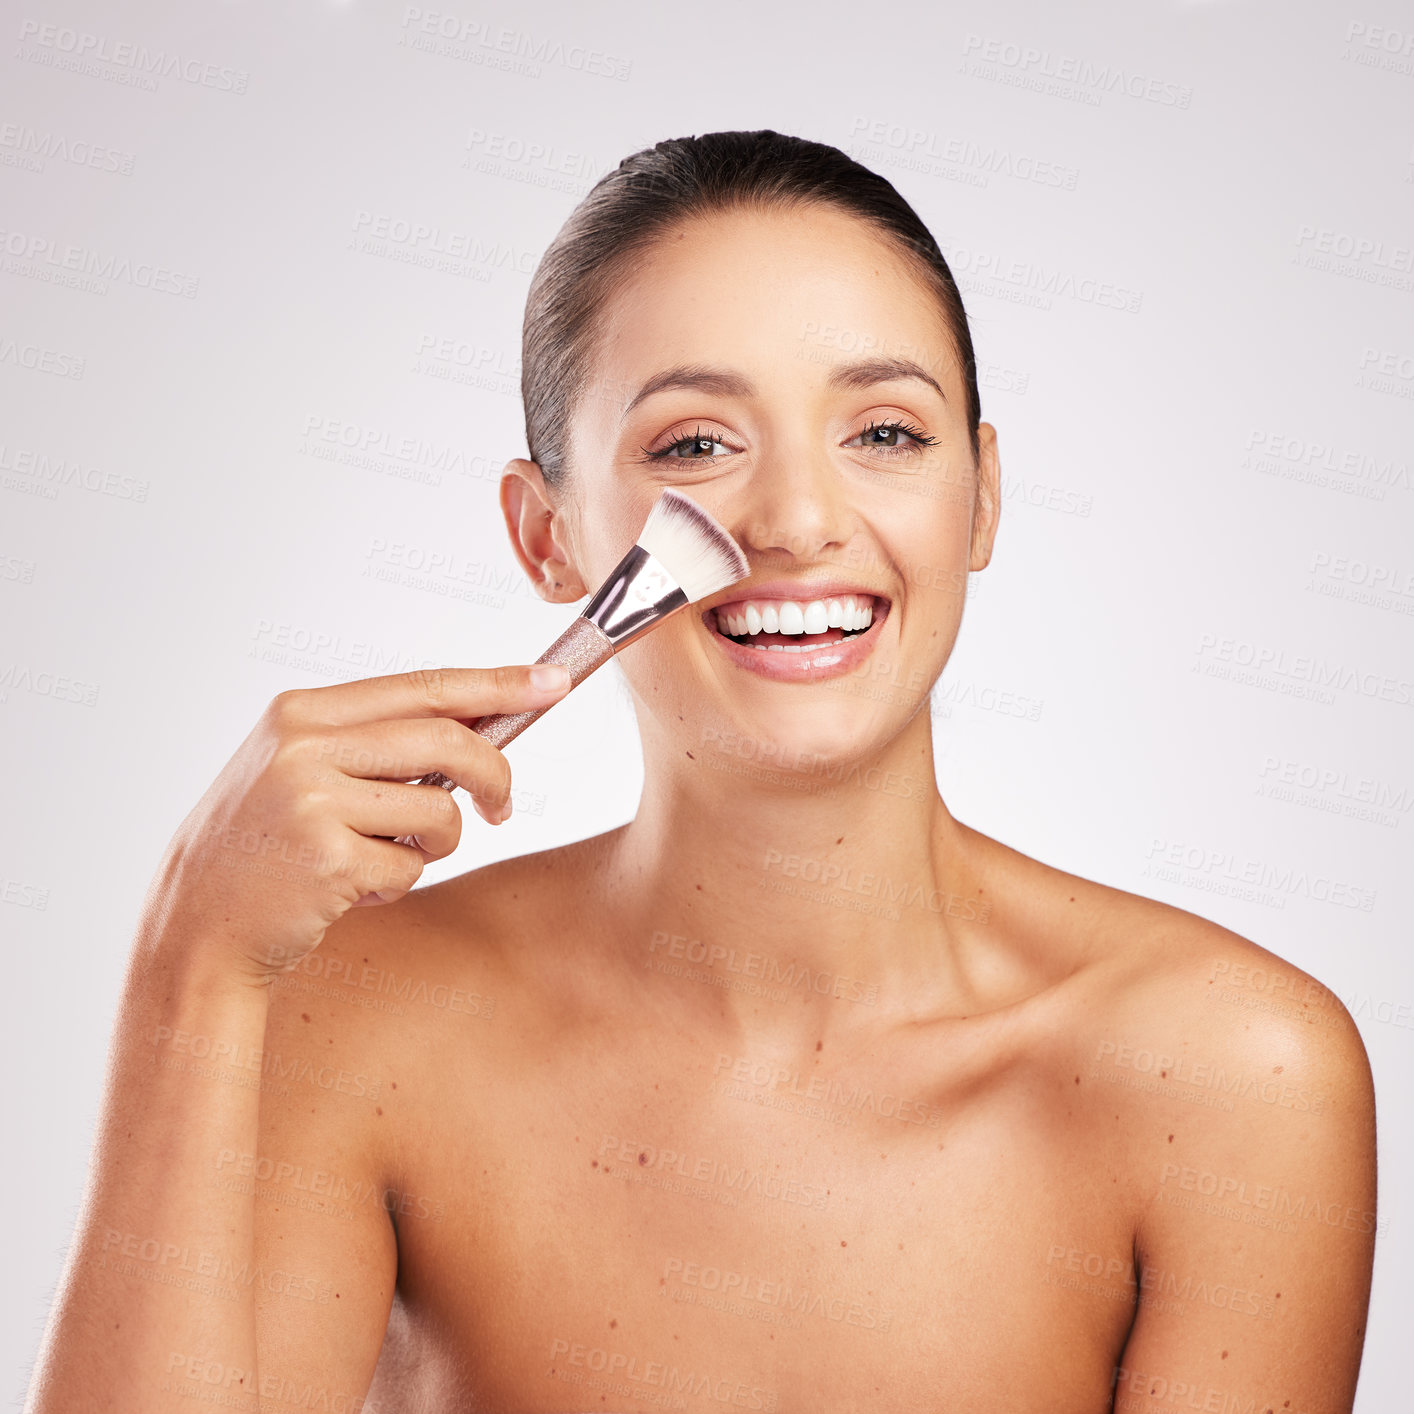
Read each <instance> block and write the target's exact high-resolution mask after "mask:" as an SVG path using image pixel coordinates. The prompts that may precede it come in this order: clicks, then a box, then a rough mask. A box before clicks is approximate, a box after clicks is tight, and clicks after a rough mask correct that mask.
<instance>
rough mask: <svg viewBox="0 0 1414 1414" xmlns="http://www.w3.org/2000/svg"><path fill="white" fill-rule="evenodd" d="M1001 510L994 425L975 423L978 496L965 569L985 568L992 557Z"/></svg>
mask: <svg viewBox="0 0 1414 1414" xmlns="http://www.w3.org/2000/svg"><path fill="white" fill-rule="evenodd" d="M1001 514H1002V464H1001V457H1000V455H999V454H998V452H997V429H996V428H995V427H993V426H992V424H991V423H990V422H979V423H978V424H977V500H976V502H975V504H974V505H973V507H972V557H971V559H970V561H969V563H968V569H972V570H984V569H986V568H987V565H988V564H989V563H990V561H991V558H992V542H993V540H995V539H996V535H997V521H998V520H999V519H1000V518H1001Z"/></svg>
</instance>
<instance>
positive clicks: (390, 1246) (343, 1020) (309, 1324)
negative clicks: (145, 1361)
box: [224, 909, 398, 1410]
mask: <svg viewBox="0 0 1414 1414" xmlns="http://www.w3.org/2000/svg"><path fill="white" fill-rule="evenodd" d="M376 912H379V910H374V909H367V910H364V909H360V910H355V911H351V912H350V913H348V914H346V915H345V916H344V917H343V918H341V919H340V920H339V922H338V923H336V924H335V925H334V926H333V927H332V928H331V929H330V930H329V932H328V934H326V936H325V940H324V942H323V943H321V945H320V947H319V949H318V950H317V952H316V953H315V954H313V955H312V956H313V957H315V958H318V959H320V962H319V964H318V966H317V967H314V968H312V969H311V970H313V971H314V972H315V975H314V976H310V975H309V974H308V973H306V972H301V971H298V970H297V971H296V972H294V973H293V974H289V975H288V976H287V977H285V978H282V979H280V980H279V981H278V982H277V984H276V987H275V994H274V997H273V998H272V1002H271V1015H270V1023H269V1026H268V1028H267V1032H266V1045H265V1055H264V1061H263V1065H262V1075H261V1084H262V1094H261V1104H260V1133H259V1141H258V1145H257V1153H256V1154H255V1155H238V1156H232V1155H229V1154H228V1155H225V1156H224V1157H225V1159H226V1163H225V1168H226V1172H227V1174H228V1175H230V1176H231V1177H232V1178H233V1179H243V1180H244V1181H246V1182H253V1184H254V1187H255V1261H256V1280H257V1282H258V1284H259V1289H258V1291H257V1335H258V1349H259V1367H258V1372H259V1377H260V1384H261V1393H262V1395H264V1396H265V1401H263V1402H262V1405H261V1407H262V1409H273V1410H282V1409H284V1408H286V1407H287V1404H288V1405H289V1406H290V1407H293V1406H294V1405H296V1404H298V1403H299V1401H300V1400H301V1399H303V1398H305V1396H306V1395H307V1394H308V1392H309V1390H310V1389H311V1387H312V1388H313V1389H314V1390H316V1391H320V1390H322V1391H324V1392H325V1393H324V1394H323V1395H322V1396H321V1397H323V1398H325V1399H326V1400H327V1404H322V1405H319V1406H318V1407H321V1408H323V1407H327V1408H330V1409H358V1408H361V1407H362V1404H361V1401H362V1399H363V1397H364V1396H365V1394H366V1393H367V1391H368V1387H369V1385H370V1383H371V1381H372V1378H373V1371H374V1368H375V1366H376V1364H377V1362H378V1354H379V1350H380V1348H381V1346H382V1342H383V1336H384V1332H385V1331H386V1329H387V1324H388V1313H389V1310H390V1308H391V1305H392V1300H393V1292H394V1288H395V1286H396V1282H397V1269H398V1257H397V1241H396V1235H395V1231H394V1227H393V1223H392V1220H391V1218H390V1216H389V1212H388V1209H387V1207H386V1206H385V1196H384V1195H385V1193H386V1191H387V1184H388V1178H387V1170H386V1162H385V1157H384V1153H385V1145H384V1142H383V1137H382V1132H381V1126H382V1124H383V1119H384V1111H385V1108H386V1102H387V1091H388V1077H387V1076H386V1074H384V1073H383V1072H384V1071H385V1070H386V1066H385V1065H384V1064H382V1063H381V1061H380V1054H381V1053H382V1050H383V1047H382V1046H381V1045H380V1044H379V1039H380V1038H379V1037H378V1028H379V1018H378V1014H377V1013H372V1014H370V1013H369V1012H367V1011H364V1010H363V1009H362V1008H359V1007H356V1006H353V1005H351V1004H350V1003H349V1002H348V1001H347V1000H344V996H345V995H346V994H347V992H348V989H347V988H343V987H339V986H329V985H327V984H321V982H320V980H319V977H320V974H323V973H326V972H328V970H329V969H330V967H331V965H333V966H337V964H338V961H339V959H340V958H341V957H342V956H344V955H346V954H350V953H351V951H352V950H354V949H358V950H359V951H361V952H367V951H368V946H369V935H370V933H371V932H372V931H373V930H372V929H370V921H371V920H370V915H372V914H374V913H376ZM321 993H324V994H327V995H321ZM384 1029H386V1026H385V1028H384Z"/></svg>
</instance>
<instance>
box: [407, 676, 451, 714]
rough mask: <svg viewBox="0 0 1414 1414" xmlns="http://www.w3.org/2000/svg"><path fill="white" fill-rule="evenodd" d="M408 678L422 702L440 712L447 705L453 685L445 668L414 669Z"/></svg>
mask: <svg viewBox="0 0 1414 1414" xmlns="http://www.w3.org/2000/svg"><path fill="white" fill-rule="evenodd" d="M408 678H409V680H410V681H411V683H412V685H413V687H414V689H416V691H417V694H418V696H419V697H421V698H422V700H423V701H424V702H425V703H426V704H427V705H428V706H429V707H431V708H432V709H433V710H434V711H438V712H440V711H441V710H442V708H443V707H445V706H446V704H447V699H448V695H449V694H450V692H451V690H452V683H451V680H450V678H449V676H448V674H447V671H446V669H445V668H414V669H413V670H412V671H411V672H410V673H409V674H408Z"/></svg>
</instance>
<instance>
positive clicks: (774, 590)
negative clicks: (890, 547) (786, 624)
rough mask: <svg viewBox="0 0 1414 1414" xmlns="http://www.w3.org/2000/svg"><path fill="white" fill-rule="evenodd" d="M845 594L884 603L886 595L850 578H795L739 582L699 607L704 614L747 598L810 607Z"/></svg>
mask: <svg viewBox="0 0 1414 1414" xmlns="http://www.w3.org/2000/svg"><path fill="white" fill-rule="evenodd" d="M845 594H855V595H860V596H863V595H868V596H870V597H871V598H874V599H880V600H882V601H883V602H884V603H885V604H888V603H889V602H890V600H889V596H888V595H887V594H885V593H883V592H882V591H881V590H878V589H870V588H869V586H868V585H866V584H860V583H858V582H857V581H856V580H849V579H822V580H816V581H808V582H803V581H801V580H796V579H768V580H765V581H764V582H762V583H760V584H748V583H747V582H746V581H745V580H739V581H738V582H737V583H736V584H734V585H732V586H731V588H730V589H726V590H724V591H723V592H722V593H721V594H720V595H719V596H718V597H717V599H716V600H715V601H713V602H712V603H710V604H705V605H703V607H702V612H703V613H704V614H706V613H710V612H711V611H712V610H714V609H716V608H718V607H720V606H721V605H722V604H742V603H745V602H746V601H747V600H748V599H790V600H793V601H794V602H795V603H797V604H811V603H814V602H815V601H816V600H817V599H838V598H840V597H841V596H843V595H845Z"/></svg>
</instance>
